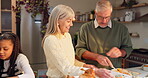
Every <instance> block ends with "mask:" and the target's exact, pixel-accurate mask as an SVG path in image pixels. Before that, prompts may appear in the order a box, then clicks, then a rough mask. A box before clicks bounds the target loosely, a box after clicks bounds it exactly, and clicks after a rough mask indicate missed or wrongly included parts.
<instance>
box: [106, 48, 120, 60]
mask: <svg viewBox="0 0 148 78" xmlns="http://www.w3.org/2000/svg"><path fill="white" fill-rule="evenodd" d="M106 55H107V56H109V57H111V58H118V57H121V56H122V52H121V50H120V49H118V48H117V47H113V48H112V49H111V50H110V51H109V52H108V53H106Z"/></svg>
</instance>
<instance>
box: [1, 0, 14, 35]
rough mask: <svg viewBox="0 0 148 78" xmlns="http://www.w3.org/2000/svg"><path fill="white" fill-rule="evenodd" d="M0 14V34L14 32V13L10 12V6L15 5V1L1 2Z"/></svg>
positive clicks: (4, 0) (6, 0)
mask: <svg viewBox="0 0 148 78" xmlns="http://www.w3.org/2000/svg"><path fill="white" fill-rule="evenodd" d="M0 3H1V7H0V8H1V13H0V15H1V16H0V22H1V23H0V24H1V26H0V32H1V33H3V32H13V33H15V32H16V24H15V21H16V19H15V15H14V14H15V13H14V12H13V10H12V5H15V0H1V2H0Z"/></svg>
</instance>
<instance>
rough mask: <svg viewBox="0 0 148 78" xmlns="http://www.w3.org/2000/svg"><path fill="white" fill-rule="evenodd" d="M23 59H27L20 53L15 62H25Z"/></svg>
mask: <svg viewBox="0 0 148 78" xmlns="http://www.w3.org/2000/svg"><path fill="white" fill-rule="evenodd" d="M25 59H27V57H26V56H25V55H24V54H22V53H20V54H19V55H18V56H17V60H18V61H20V60H25Z"/></svg>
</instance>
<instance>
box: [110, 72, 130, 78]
mask: <svg viewBox="0 0 148 78" xmlns="http://www.w3.org/2000/svg"><path fill="white" fill-rule="evenodd" d="M111 73H112V74H113V75H114V76H117V75H122V76H124V78H132V76H129V75H126V74H122V73H119V72H115V71H111Z"/></svg>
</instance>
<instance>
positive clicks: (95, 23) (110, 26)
mask: <svg viewBox="0 0 148 78" xmlns="http://www.w3.org/2000/svg"><path fill="white" fill-rule="evenodd" d="M94 25H95V28H97V27H98V26H100V25H99V24H98V22H97V20H96V19H95V20H94ZM107 26H108V27H109V28H112V22H111V20H110V21H109V23H108V25H107Z"/></svg>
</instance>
